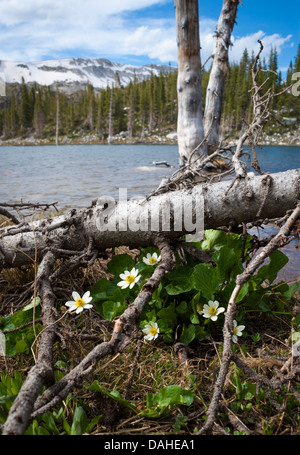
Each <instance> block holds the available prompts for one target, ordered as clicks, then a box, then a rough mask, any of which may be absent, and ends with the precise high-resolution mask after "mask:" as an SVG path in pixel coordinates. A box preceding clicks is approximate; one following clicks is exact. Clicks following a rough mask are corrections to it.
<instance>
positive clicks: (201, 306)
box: [197, 304, 203, 314]
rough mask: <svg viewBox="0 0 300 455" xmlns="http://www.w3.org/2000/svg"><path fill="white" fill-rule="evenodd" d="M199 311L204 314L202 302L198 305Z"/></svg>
mask: <svg viewBox="0 0 300 455" xmlns="http://www.w3.org/2000/svg"><path fill="white" fill-rule="evenodd" d="M197 312H198V313H199V314H203V305H201V304H199V305H197Z"/></svg>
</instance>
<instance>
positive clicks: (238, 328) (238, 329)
mask: <svg viewBox="0 0 300 455" xmlns="http://www.w3.org/2000/svg"><path fill="white" fill-rule="evenodd" d="M244 328H245V326H244V325H237V322H236V321H233V335H232V341H233V342H234V343H237V340H238V339H237V337H240V336H242V331H243V330H244Z"/></svg>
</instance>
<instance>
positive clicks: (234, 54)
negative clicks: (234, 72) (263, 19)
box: [230, 30, 293, 61]
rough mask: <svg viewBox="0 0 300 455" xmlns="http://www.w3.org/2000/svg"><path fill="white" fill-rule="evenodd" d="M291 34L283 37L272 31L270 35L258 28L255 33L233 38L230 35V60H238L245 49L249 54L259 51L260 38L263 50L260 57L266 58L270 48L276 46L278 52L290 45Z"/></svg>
mask: <svg viewBox="0 0 300 455" xmlns="http://www.w3.org/2000/svg"><path fill="white" fill-rule="evenodd" d="M291 38H292V35H288V36H286V37H285V38H284V37H283V36H281V35H279V34H278V33H274V34H272V35H266V34H265V33H264V32H263V31H262V30H259V31H258V32H256V33H252V34H251V35H247V36H242V37H238V38H235V37H234V35H233V36H232V42H233V46H232V48H231V50H230V59H231V60H232V61H239V60H240V58H241V56H242V54H243V51H244V50H245V49H247V50H248V52H249V54H250V55H251V53H252V51H253V52H254V54H255V55H256V54H257V52H258V51H259V48H260V46H259V43H258V40H260V41H261V42H262V44H263V47H264V48H263V51H262V53H261V58H264V57H265V58H268V57H269V55H270V51H271V48H272V47H273V49H274V48H276V50H277V52H278V54H280V53H281V52H282V49H283V48H284V47H286V46H287V45H289V46H292V45H293V43H291V42H290V41H291Z"/></svg>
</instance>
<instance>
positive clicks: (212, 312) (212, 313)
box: [208, 306, 217, 316]
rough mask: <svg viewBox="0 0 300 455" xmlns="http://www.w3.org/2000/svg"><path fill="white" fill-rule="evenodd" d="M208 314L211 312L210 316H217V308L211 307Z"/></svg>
mask: <svg viewBox="0 0 300 455" xmlns="http://www.w3.org/2000/svg"><path fill="white" fill-rule="evenodd" d="M208 312H209V314H210V315H211V316H213V315H214V314H216V312H217V308H216V307H214V306H211V307H209V310H208Z"/></svg>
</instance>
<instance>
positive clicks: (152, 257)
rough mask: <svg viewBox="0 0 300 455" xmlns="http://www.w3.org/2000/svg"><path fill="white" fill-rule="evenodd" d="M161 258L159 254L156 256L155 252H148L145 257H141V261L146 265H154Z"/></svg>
mask: <svg viewBox="0 0 300 455" xmlns="http://www.w3.org/2000/svg"><path fill="white" fill-rule="evenodd" d="M160 260H161V256H157V253H153V254H152V255H151V254H150V253H148V254H147V256H146V257H145V258H143V261H144V262H145V264H147V265H155V264H157V263H158V262H159V261H160Z"/></svg>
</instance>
